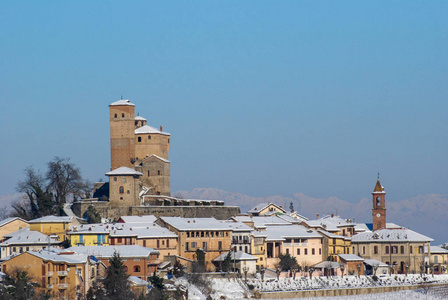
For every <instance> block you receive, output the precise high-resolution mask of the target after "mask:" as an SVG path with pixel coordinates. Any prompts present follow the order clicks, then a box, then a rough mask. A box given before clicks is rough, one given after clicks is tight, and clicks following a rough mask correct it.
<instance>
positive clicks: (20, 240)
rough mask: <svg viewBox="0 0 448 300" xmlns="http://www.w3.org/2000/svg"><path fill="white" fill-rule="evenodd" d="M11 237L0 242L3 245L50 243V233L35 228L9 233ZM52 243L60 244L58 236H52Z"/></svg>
mask: <svg viewBox="0 0 448 300" xmlns="http://www.w3.org/2000/svg"><path fill="white" fill-rule="evenodd" d="M8 236H10V238H9V239H7V240H6V241H4V242H3V243H1V244H0V246H1V247H5V246H11V245H45V244H48V235H46V234H43V233H42V232H39V231H35V230H19V231H16V232H14V233H12V234H9V235H8ZM50 243H51V244H52V245H57V244H60V243H61V242H60V241H58V240H57V239H56V238H53V237H50Z"/></svg>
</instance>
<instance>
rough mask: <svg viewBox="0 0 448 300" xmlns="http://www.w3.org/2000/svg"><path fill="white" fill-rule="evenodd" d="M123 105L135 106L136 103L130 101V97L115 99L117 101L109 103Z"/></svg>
mask: <svg viewBox="0 0 448 300" xmlns="http://www.w3.org/2000/svg"><path fill="white" fill-rule="evenodd" d="M121 105H129V106H135V104H134V103H131V101H129V100H128V99H126V100H118V101H115V102H113V103H111V104H109V106H121Z"/></svg>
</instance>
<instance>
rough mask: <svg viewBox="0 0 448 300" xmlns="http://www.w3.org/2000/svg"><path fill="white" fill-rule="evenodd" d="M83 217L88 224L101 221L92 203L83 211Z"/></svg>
mask: <svg viewBox="0 0 448 300" xmlns="http://www.w3.org/2000/svg"><path fill="white" fill-rule="evenodd" d="M84 218H86V219H87V222H88V223H89V224H94V223H101V216H100V214H99V213H98V212H97V210H96V209H95V207H94V206H93V205H90V206H89V207H88V208H87V210H86V212H85V213H84Z"/></svg>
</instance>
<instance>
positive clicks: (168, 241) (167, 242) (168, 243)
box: [166, 240, 170, 248]
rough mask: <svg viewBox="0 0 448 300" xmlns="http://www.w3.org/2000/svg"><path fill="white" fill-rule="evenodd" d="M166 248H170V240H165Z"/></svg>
mask: <svg viewBox="0 0 448 300" xmlns="http://www.w3.org/2000/svg"><path fill="white" fill-rule="evenodd" d="M166 247H167V248H169V247H170V240H166Z"/></svg>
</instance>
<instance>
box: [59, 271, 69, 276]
mask: <svg viewBox="0 0 448 300" xmlns="http://www.w3.org/2000/svg"><path fill="white" fill-rule="evenodd" d="M58 276H68V271H58Z"/></svg>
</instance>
